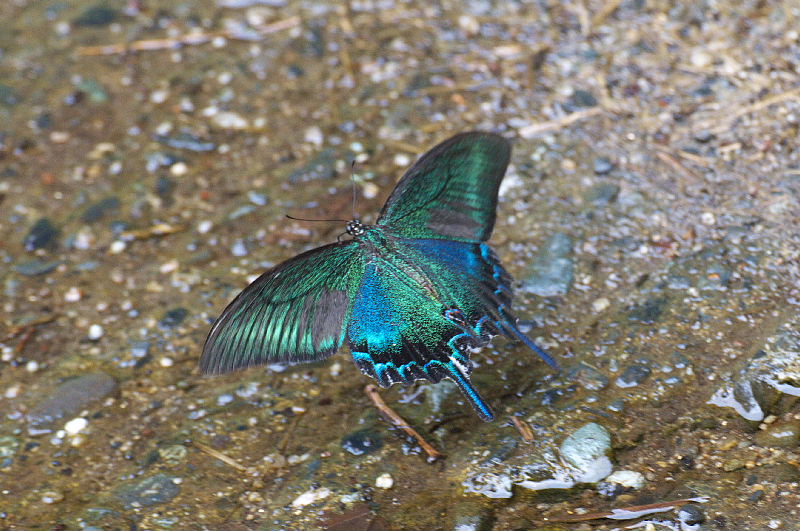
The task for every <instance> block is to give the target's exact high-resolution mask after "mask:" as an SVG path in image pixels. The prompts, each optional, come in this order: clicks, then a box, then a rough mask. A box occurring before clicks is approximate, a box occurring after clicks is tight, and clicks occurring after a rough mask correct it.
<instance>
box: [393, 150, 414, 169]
mask: <svg viewBox="0 0 800 531" xmlns="http://www.w3.org/2000/svg"><path fill="white" fill-rule="evenodd" d="M394 163H395V165H396V166H400V167H401V168H405V167H406V166H408V165H409V164H411V157H409V156H408V155H406V154H405V153H398V154H397V155H395V156H394Z"/></svg>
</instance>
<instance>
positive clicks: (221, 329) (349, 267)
mask: <svg viewBox="0 0 800 531" xmlns="http://www.w3.org/2000/svg"><path fill="white" fill-rule="evenodd" d="M363 272H364V263H363V259H362V256H361V252H360V251H359V248H358V244H357V243H356V242H354V241H349V242H343V243H334V244H331V245H325V246H323V247H319V248H317V249H312V250H311V251H308V252H306V253H303V254H301V255H298V256H296V257H294V258H292V259H290V260H287V261H286V262H283V263H282V264H279V265H277V266H275V267H274V268H272V269H271V270H269V271H267V272H266V273H264V274H263V275H261V276H260V277H259V278H258V279H256V280H255V281H254V282H253V283H252V284H250V285H249V286H248V287H247V288H245V290H244V291H242V292H241V293H240V294H239V295H238V296H237V297H236V298H235V299H234V300H233V302H231V303H230V304H229V305H228V307H227V308H225V311H224V312H222V315H220V317H219V318H218V319H217V321H216V323H214V326H213V327H212V328H211V332H209V334H208V338H207V339H206V343H205V346H204V347H203V356H202V357H201V358H200V368H201V370H202V371H203V372H204V373H212V374H217V373H223V372H228V371H232V370H234V369H239V368H243V367H250V366H252V365H259V364H263V363H280V362H288V363H297V362H303V361H315V360H320V359H323V358H325V357H327V356H330V355H331V354H333V353H334V352H336V350H337V349H338V348H339V347H340V346H341V344H342V341H343V340H344V334H345V321H346V320H347V314H348V312H349V311H350V305H351V300H352V296H353V294H354V293H355V291H356V290H357V288H358V285H359V283H360V281H361V277H362V276H363Z"/></svg>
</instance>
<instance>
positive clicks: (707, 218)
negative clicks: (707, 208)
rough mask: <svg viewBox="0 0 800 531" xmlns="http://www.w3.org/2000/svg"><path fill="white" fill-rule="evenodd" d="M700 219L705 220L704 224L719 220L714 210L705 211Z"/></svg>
mask: <svg viewBox="0 0 800 531" xmlns="http://www.w3.org/2000/svg"><path fill="white" fill-rule="evenodd" d="M700 221H702V222H703V225H713V224H714V223H716V222H717V218H716V217H715V216H714V213H713V212H703V214H702V215H701V216H700Z"/></svg>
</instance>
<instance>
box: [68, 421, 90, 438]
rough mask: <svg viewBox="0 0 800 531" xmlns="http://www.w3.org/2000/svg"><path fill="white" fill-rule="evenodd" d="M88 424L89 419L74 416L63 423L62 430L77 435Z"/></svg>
mask: <svg viewBox="0 0 800 531" xmlns="http://www.w3.org/2000/svg"><path fill="white" fill-rule="evenodd" d="M88 425H89V421H88V420H86V419H85V418H83V417H76V418H74V419H72V420H70V421H69V422H67V423H66V424H64V431H65V432H67V434H69V435H77V434H79V433H80V432H82V431H83V430H85V429H86V426H88Z"/></svg>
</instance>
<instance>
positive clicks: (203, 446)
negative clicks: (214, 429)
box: [189, 441, 247, 472]
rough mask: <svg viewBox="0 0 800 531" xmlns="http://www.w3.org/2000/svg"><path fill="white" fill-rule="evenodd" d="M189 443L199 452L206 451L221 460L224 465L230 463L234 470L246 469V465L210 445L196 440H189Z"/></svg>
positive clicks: (242, 470) (241, 470)
mask: <svg viewBox="0 0 800 531" xmlns="http://www.w3.org/2000/svg"><path fill="white" fill-rule="evenodd" d="M189 444H191V445H192V446H194V447H195V448H197V449H198V450H200V451H201V452H205V453H207V454H208V455H210V456H211V457H216V458H217V459H219V460H220V461H222V462H223V463H225V464H226V465H230V466H232V467H233V468H235V469H236V470H239V471H240V472H244V471H245V470H247V467H246V466H244V465H241V464H239V463H238V462H236V461H235V460H234V459H233V458H232V457H228V456H227V455H225V454H223V453H222V452H220V451H219V450H214V449H213V448H211V447H210V446H208V445H206V444H203V443H201V442H197V441H189Z"/></svg>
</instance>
